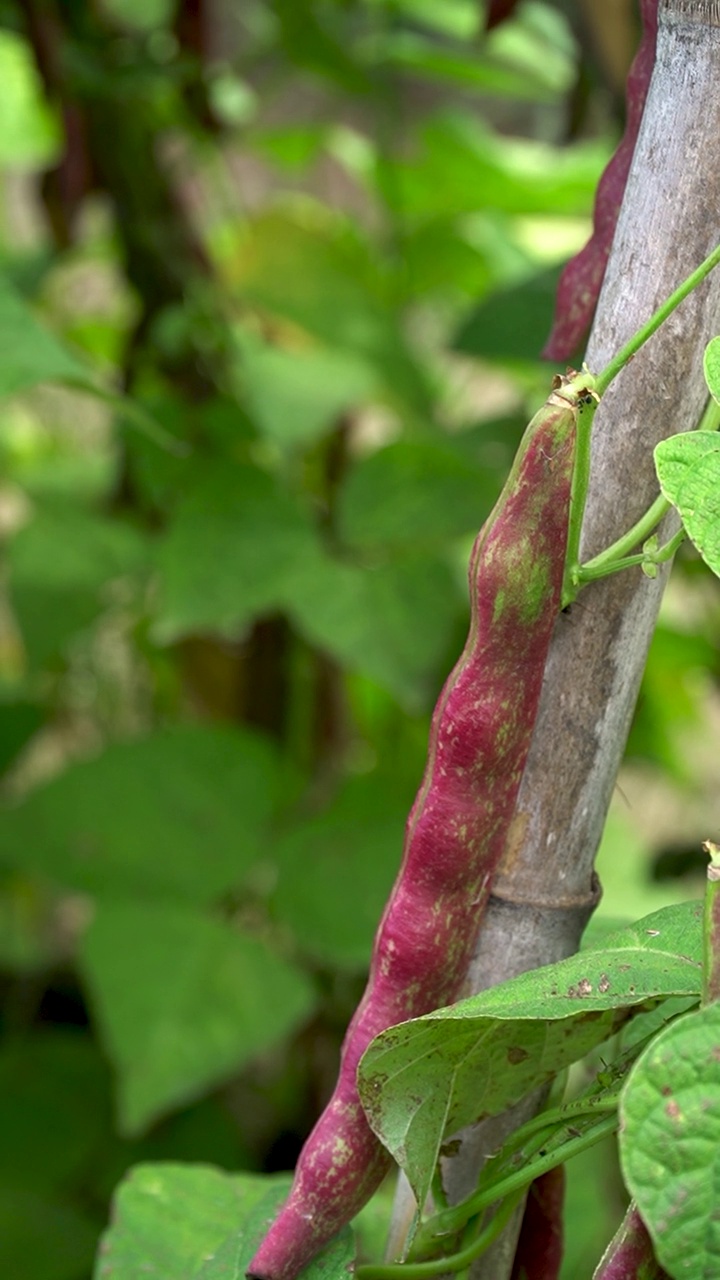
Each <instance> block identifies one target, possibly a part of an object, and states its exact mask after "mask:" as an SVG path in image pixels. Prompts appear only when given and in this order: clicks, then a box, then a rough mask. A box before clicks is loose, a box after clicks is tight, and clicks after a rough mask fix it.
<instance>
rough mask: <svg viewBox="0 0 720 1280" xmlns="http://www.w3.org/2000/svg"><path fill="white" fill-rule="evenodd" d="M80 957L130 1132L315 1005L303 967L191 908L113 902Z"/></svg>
mask: <svg viewBox="0 0 720 1280" xmlns="http://www.w3.org/2000/svg"><path fill="white" fill-rule="evenodd" d="M80 964H81V970H82V973H83V976H84V978H85V981H86V983H87V984H88V987H89V991H90V996H91V1003H92V1007H93V1009H94V1011H95V1016H96V1018H97V1020H98V1023H99V1026H100V1032H101V1035H102V1038H103V1040H104V1042H105V1045H106V1047H107V1050H108V1053H109V1055H110V1058H111V1060H112V1062H113V1064H114V1066H115V1068H116V1071H117V1073H118V1109H119V1114H120V1122H121V1126H122V1129H123V1131H124V1132H125V1133H137V1132H138V1131H139V1130H141V1129H142V1128H144V1127H145V1126H146V1125H147V1124H148V1123H149V1122H150V1121H151V1120H153V1119H155V1117H157V1116H158V1115H160V1114H163V1113H165V1112H167V1111H169V1110H170V1109H171V1108H173V1107H175V1106H178V1105H179V1104H180V1103H183V1102H186V1101H187V1100H188V1099H193V1098H196V1097H198V1096H199V1095H201V1094H202V1093H203V1092H204V1091H205V1090H207V1089H209V1088H210V1087H211V1086H212V1085H215V1084H218V1083H219V1082H220V1081H222V1080H226V1079H227V1078H228V1077H229V1076H231V1075H232V1074H233V1073H235V1072H237V1071H238V1070H239V1069H240V1067H241V1066H243V1065H244V1064H245V1063H246V1062H248V1061H249V1060H250V1059H251V1058H252V1057H253V1056H254V1055H255V1054H257V1053H259V1052H261V1051H262V1050H264V1049H267V1048H268V1047H269V1046H270V1045H272V1044H276V1043H277V1042H278V1040H281V1039H282V1037H283V1036H285V1035H287V1034H288V1033H289V1032H290V1031H291V1030H292V1029H293V1028H294V1027H295V1026H296V1025H297V1023H298V1022H299V1021H300V1020H301V1019H302V1018H303V1017H304V1016H305V1015H307V1014H308V1012H309V1011H310V1009H311V1008H312V1004H313V991H312V988H311V986H310V984H309V982H308V981H307V979H306V978H304V977H303V975H302V974H301V973H300V972H298V970H297V969H294V968H292V967H291V966H290V965H289V964H287V963H286V962H285V961H284V960H282V959H280V957H279V956H277V955H276V954H275V953H274V952H272V951H271V950H270V949H269V948H268V947H267V946H266V945H265V944H264V943H262V942H260V941H258V939H256V938H251V937H247V936H245V935H244V934H243V933H241V932H240V930H239V929H237V928H234V927H232V926H231V925H229V924H226V923H224V922H222V921H220V920H215V919H212V918H211V917H209V916H203V915H201V914H200V913H199V912H198V911H194V910H193V909H192V908H191V907H185V906H171V905H165V904H162V905H161V904H157V905H155V904H152V905H150V904H143V903H137V902H120V901H118V902H104V903H103V904H102V905H100V906H99V907H98V908H97V910H96V913H95V917H94V919H93V922H92V924H91V925H90V928H89V929H88V931H87V933H86V935H85V937H84V939H83V942H82V944H81V949H80Z"/></svg>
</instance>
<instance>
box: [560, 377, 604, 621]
mask: <svg viewBox="0 0 720 1280" xmlns="http://www.w3.org/2000/svg"><path fill="white" fill-rule="evenodd" d="M596 409H597V400H595V399H594V398H592V397H591V398H589V399H588V400H587V401H585V402H584V403H583V404H581V405H579V406H578V415H577V429H576V435H575V467H574V469H573V478H572V488H571V491H570V520H569V523H568V541H567V551H566V552H565V582H564V584H563V608H564V607H565V605H566V604H569V603H570V600H571V599H572V598H573V595H574V588H575V581H574V580H575V576H576V573H577V567H578V565H579V562H580V535H581V534H582V525H583V516H584V514H585V504H586V502H587V493H588V486H589V484H590V445H591V431H592V424H593V418H594V417H595V411H596Z"/></svg>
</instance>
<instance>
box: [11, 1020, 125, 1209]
mask: <svg viewBox="0 0 720 1280" xmlns="http://www.w3.org/2000/svg"><path fill="white" fill-rule="evenodd" d="M108 1120H109V1115H108V1106H107V1068H106V1067H105V1064H104V1063H103V1062H102V1060H101V1058H100V1054H99V1053H98V1052H97V1050H96V1049H95V1048H94V1046H93V1045H92V1043H91V1041H90V1038H89V1036H88V1035H87V1034H86V1033H85V1032H84V1031H82V1032H81V1031H80V1030H78V1029H76V1028H73V1029H72V1030H70V1029H65V1030H61V1031H60V1030H57V1031H47V1030H44V1031H36V1032H33V1033H32V1034H30V1035H28V1036H24V1037H22V1038H20V1037H18V1038H17V1039H15V1040H14V1041H11V1040H8V1041H7V1042H6V1043H5V1045H4V1047H3V1048H2V1050H0V1131H1V1132H2V1135H3V1140H2V1143H0V1186H9V1185H11V1184H14V1185H16V1186H20V1187H26V1188H28V1189H32V1190H34V1191H36V1192H37V1191H43V1192H45V1191H48V1192H50V1191H53V1190H55V1189H58V1190H59V1189H62V1188H64V1187H67V1186H70V1185H72V1183H73V1182H74V1181H75V1180H76V1179H77V1178H78V1176H79V1174H81V1172H82V1170H83V1168H84V1167H86V1165H87V1162H88V1160H89V1159H91V1158H92V1156H93V1153H94V1152H97V1151H98V1150H99V1149H100V1148H101V1145H102V1142H103V1140H104V1139H105V1138H106V1136H107V1133H106V1131H107V1125H108Z"/></svg>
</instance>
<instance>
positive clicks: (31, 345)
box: [0, 59, 97, 397]
mask: <svg viewBox="0 0 720 1280" xmlns="http://www.w3.org/2000/svg"><path fill="white" fill-rule="evenodd" d="M0 63H1V59H0ZM0 349H1V350H2V352H3V359H2V363H1V364H0V397H3V396H10V395H15V394H16V393H17V392H18V391H26V390H27V389H28V387H35V386H37V384H38V383H39V382H64V383H68V384H70V385H71V386H76V387H83V388H85V389H88V390H90V391H96V390H97V381H96V380H95V379H93V376H92V371H91V370H89V369H88V366H87V365H86V364H84V363H83V361H82V360H79V359H78V358H77V357H76V356H74V355H73V354H72V353H71V352H70V351H69V350H68V349H67V348H66V347H65V346H63V344H62V343H61V342H60V341H59V340H58V339H57V338H56V337H55V335H54V334H53V333H52V332H51V330H50V329H48V328H46V327H45V325H43V324H42V323H41V322H40V321H39V320H38V319H36V317H35V314H34V312H33V311H32V309H31V308H30V307H29V306H28V304H27V303H26V302H25V301H24V299H23V298H22V297H21V296H20V294H19V293H18V292H17V291H16V290H15V289H14V288H13V286H12V285H11V283H10V281H9V280H8V279H7V277H6V276H2V275H0Z"/></svg>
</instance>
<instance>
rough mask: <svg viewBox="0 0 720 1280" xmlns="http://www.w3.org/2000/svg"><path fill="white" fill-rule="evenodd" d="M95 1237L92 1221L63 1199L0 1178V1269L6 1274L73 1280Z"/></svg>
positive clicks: (24, 1279)
mask: <svg viewBox="0 0 720 1280" xmlns="http://www.w3.org/2000/svg"><path fill="white" fill-rule="evenodd" d="M96 1243H97V1226H96V1224H95V1223H94V1222H93V1221H92V1220H91V1219H90V1218H89V1216H88V1215H86V1214H85V1213H82V1212H81V1211H80V1210H79V1209H77V1208H76V1207H75V1206H74V1205H72V1204H70V1203H68V1202H67V1201H66V1200H60V1199H58V1198H56V1197H51V1196H50V1195H47V1194H46V1193H45V1192H43V1191H41V1190H36V1189H33V1188H29V1187H20V1186H4V1185H1V1184H0V1275H3V1276H7V1277H8V1280H10V1277H12V1280H78V1277H79V1276H84V1275H87V1274H88V1270H89V1268H90V1266H91V1264H92V1258H93V1253H94V1251H95V1245H96Z"/></svg>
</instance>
